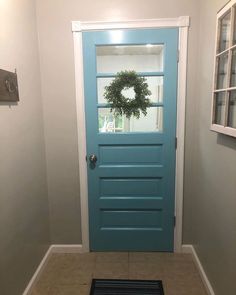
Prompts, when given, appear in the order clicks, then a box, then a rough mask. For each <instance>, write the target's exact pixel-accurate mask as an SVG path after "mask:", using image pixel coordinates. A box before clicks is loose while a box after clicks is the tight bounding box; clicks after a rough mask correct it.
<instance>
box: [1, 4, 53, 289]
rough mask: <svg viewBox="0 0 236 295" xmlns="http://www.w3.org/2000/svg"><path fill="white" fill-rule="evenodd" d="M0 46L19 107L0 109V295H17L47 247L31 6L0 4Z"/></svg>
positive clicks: (37, 63)
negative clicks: (15, 76)
mask: <svg viewBox="0 0 236 295" xmlns="http://www.w3.org/2000/svg"><path fill="white" fill-rule="evenodd" d="M0 44H1V46H0V68H3V69H6V70H13V71H14V69H15V68H17V70H18V76H19V89H20V102H19V103H18V105H14V104H11V105H10V106H8V105H7V104H3V103H0V126H1V128H0V253H1V254H0V294H1V295H19V294H22V291H23V290H24V288H25V287H26V285H27V284H28V282H29V280H30V279H31V276H32V275H33V273H34V271H35V270H36V267H37V266H38V264H39V263H40V261H41V259H42V257H43V255H44V253H45V251H46V249H47V248H48V245H49V220H48V200H47V186H46V165H45V151H44V139H43V137H44V134H43V118H42V101H41V95H40V73H39V59H38V42H37V34H36V21H35V6H34V1H32V0H21V1H19V0H8V1H0Z"/></svg>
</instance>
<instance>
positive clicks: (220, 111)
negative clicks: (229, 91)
mask: <svg viewBox="0 0 236 295" xmlns="http://www.w3.org/2000/svg"><path fill="white" fill-rule="evenodd" d="M225 96H226V93H225V92H220V93H216V94H215V119H214V124H218V125H224V124H225Z"/></svg>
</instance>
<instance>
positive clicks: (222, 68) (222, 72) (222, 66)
mask: <svg viewBox="0 0 236 295" xmlns="http://www.w3.org/2000/svg"><path fill="white" fill-rule="evenodd" d="M227 67H228V53H226V54H223V55H221V56H220V57H219V58H218V71H217V84H216V89H225V88H226V87H227Z"/></svg>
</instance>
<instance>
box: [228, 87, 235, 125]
mask: <svg viewBox="0 0 236 295" xmlns="http://www.w3.org/2000/svg"><path fill="white" fill-rule="evenodd" d="M228 126H229V127H232V128H236V91H232V92H231V93H230V97H229V116H228Z"/></svg>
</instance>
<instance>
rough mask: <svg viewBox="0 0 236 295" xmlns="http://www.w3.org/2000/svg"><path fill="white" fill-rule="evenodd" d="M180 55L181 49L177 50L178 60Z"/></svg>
mask: <svg viewBox="0 0 236 295" xmlns="http://www.w3.org/2000/svg"><path fill="white" fill-rule="evenodd" d="M179 56H180V52H179V50H178V51H177V62H179Z"/></svg>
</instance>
